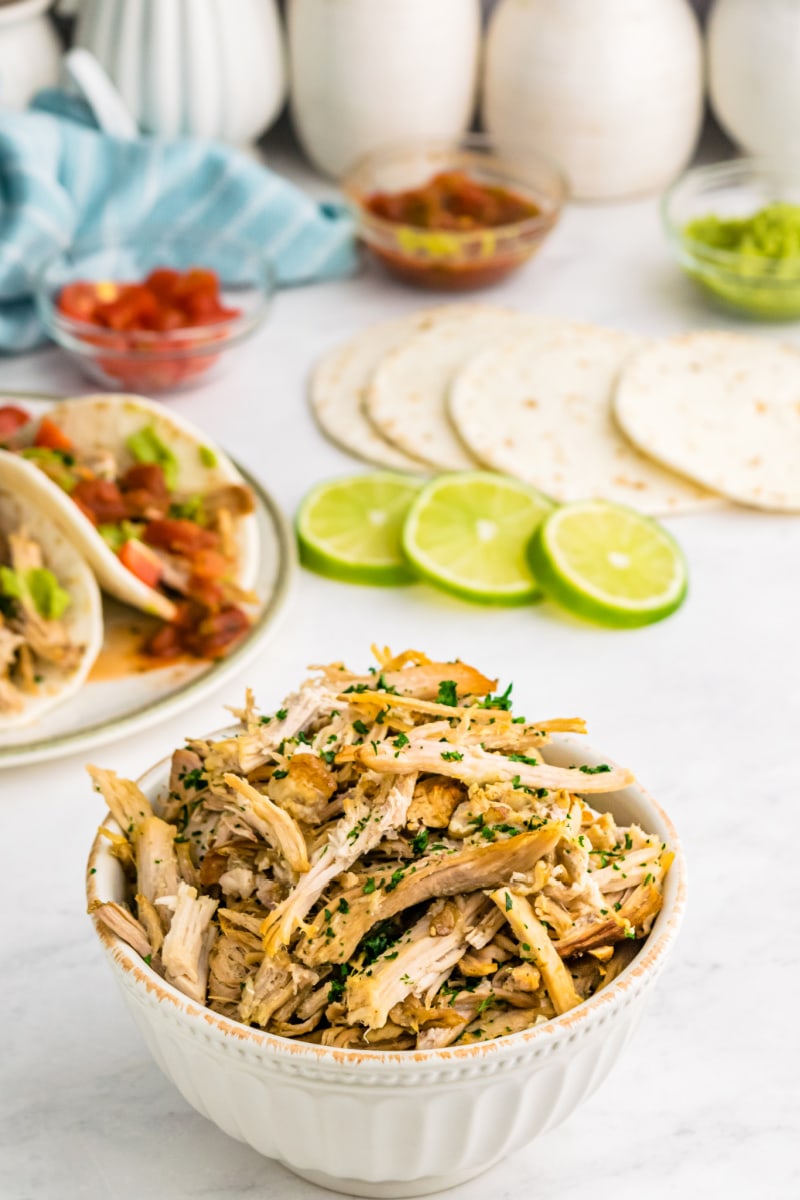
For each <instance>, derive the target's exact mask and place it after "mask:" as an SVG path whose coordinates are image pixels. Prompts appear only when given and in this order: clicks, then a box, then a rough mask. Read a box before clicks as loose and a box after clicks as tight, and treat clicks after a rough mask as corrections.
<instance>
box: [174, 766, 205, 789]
mask: <svg viewBox="0 0 800 1200" xmlns="http://www.w3.org/2000/svg"><path fill="white" fill-rule="evenodd" d="M179 779H180V781H181V783H182V784H183V786H184V789H186V788H197V789H198V790H199V789H200V788H204V787H205V786H206V784H207V783H208V779H207V778H206V774H205V771H204V770H203V768H202V767H194V768H193V769H192V770H191V771H184V773H183V775H180V776H179Z"/></svg>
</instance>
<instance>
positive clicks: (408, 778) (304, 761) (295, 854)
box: [90, 650, 672, 1050]
mask: <svg viewBox="0 0 800 1200" xmlns="http://www.w3.org/2000/svg"><path fill="white" fill-rule="evenodd" d="M376 653H377V657H378V663H379V666H378V667H377V668H376V669H375V670H374V671H373V672H370V673H369V674H366V675H362V676H359V675H354V674H352V673H351V672H349V671H347V670H346V669H345V668H344V667H343V666H342V665H340V664H333V665H332V666H327V667H322V668H317V670H318V671H319V673H320V674H319V676H318V677H317V678H315V679H312V680H309V681H307V682H306V683H304V684H303V685H302V687H301V688H300V689H299V691H297V692H296V693H294V694H292V695H291V696H289V697H288V698H287V699H286V700H285V701H284V704H283V706H282V707H281V708H280V709H278V711H277V712H275V713H272V714H269V715H260V714H259V713H258V711H257V710H256V708H255V705H254V702H253V699H252V696H250V695H249V694H248V698H247V706H246V708H245V709H244V710H243V711H241V712H238V711H237V713H236V715H237V716H238V717H239V718H240V719H241V721H242V725H241V729H240V730H239V731H237V732H236V733H234V734H232V735H230V736H227V737H224V738H221V739H219V740H216V741H204V740H201V741H189V742H188V743H187V745H186V747H184V748H182V749H180V750H176V751H175V754H174V755H173V764H172V773H171V778H170V784H169V791H168V793H167V794H166V795H165V796H163V797H162V799H161V802H160V803H159V804H158V805H157V807H158V814H156V813H154V812H153V809H152V807H151V805H150V803H149V802H148V800H147V799H146V798H145V797H144V795H142V793H141V792H140V791H139V789H138V788H137V787H136V785H135V784H132V783H130V782H129V781H126V780H120V779H118V778H117V777H116V776H115V775H114V774H113V772H109V771H102V770H100V769H98V768H94V767H92V768H90V773H91V775H92V778H93V779H94V781H95V785H96V787H97V788H98V790H99V791H100V792H102V794H103V796H104V797H105V799H106V801H107V803H108V806H109V808H110V810H111V813H112V815H113V816H114V818H115V820H116V821H117V823H118V824H119V826H120V828H121V830H122V831H123V834H122V836H120V835H119V834H117V833H116V832H113V833H112V832H111V831H110V830H105V831H104V832H105V834H106V836H108V837H109V839H110V841H111V850H112V853H114V854H115V855H117V857H118V858H119V859H120V860H121V862H122V864H123V867H124V869H125V871H126V875H127V878H128V882H129V896H130V900H129V909H126V908H123V907H122V906H120V905H118V904H115V903H108V904H99V905H95V906H94V908H93V911H94V915H95V918H96V919H97V920H100V921H102V922H104V923H105V924H106V925H107V926H108V927H109V928H110V929H111V930H112V931H113V932H114V933H116V934H118V935H119V936H120V937H121V938H123V939H124V940H126V941H127V942H129V944H130V945H131V946H132V947H133V948H134V949H135V950H136V951H137V952H138V953H139V954H142V955H143V957H145V958H146V960H147V961H148V962H149V963H150V965H151V966H152V967H153V969H154V970H156V971H158V972H159V974H161V975H162V976H164V977H165V978H166V979H167V980H168V982H170V983H172V984H174V986H175V987H177V988H179V989H180V990H181V991H183V992H185V993H186V995H188V996H191V997H192V999H194V1000H198V1001H200V1002H205V1003H206V1004H208V1006H209V1007H210V1008H212V1009H214V1011H216V1012H219V1013H222V1014H224V1015H225V1016H228V1017H231V1018H233V1019H234V1020H238V1021H243V1022H245V1023H247V1024H252V1025H257V1026H260V1027H262V1028H264V1029H267V1030H269V1031H270V1032H272V1033H276V1034H279V1035H281V1036H283V1037H297V1038H304V1039H306V1040H308V1041H313V1042H320V1043H322V1044H323V1045H327V1046H338V1047H356V1048H358V1047H360V1048H366V1047H373V1048H381V1049H399V1050H404V1049H412V1048H423V1049H430V1048H436V1047H443V1046H450V1045H456V1044H462V1045H463V1044H471V1043H474V1042H477V1041H482V1040H485V1039H489V1038H496V1037H501V1036H503V1035H504V1034H509V1033H515V1032H517V1031H519V1030H522V1029H526V1028H528V1027H530V1026H532V1025H536V1024H538V1023H539V1022H542V1021H546V1020H548V1019H549V1018H551V1017H553V1016H555V1015H557V1014H560V1013H565V1012H568V1011H569V1010H570V1009H572V1008H574V1007H575V1006H576V1005H578V1004H580V1003H581V1001H582V1000H584V999H586V998H587V997H588V996H590V995H592V994H593V993H594V992H596V991H597V990H598V989H599V988H602V987H603V986H604V985H605V984H606V983H608V982H609V981H610V980H612V979H614V978H615V977H616V976H617V975H618V974H619V972H620V971H621V970H622V969H623V968H624V967H625V966H626V965H627V963H628V962H630V960H631V958H632V957H633V955H634V954H635V953H636V951H637V949H638V945H639V942H640V941H641V939H643V938H645V937H646V936H647V934H648V933H649V931H650V928H651V925H652V923H653V920H654V918H655V916H656V914H657V913H658V911H659V909H660V907H661V901H662V886H663V882H664V877H665V875H666V872H667V871H668V869H669V865H670V863H671V861H672V854H671V852H670V851H669V849H668V848H667V847H666V846H665V845H664V844H662V843H661V842H660V841H659V840H658V838H656V837H654V836H652V835H649V834H648V833H647V832H646V831H645V830H643V829H640V828H639V827H638V826H637V825H630V826H626V827H621V826H618V825H617V824H616V823H615V822H614V820H613V818H612V817H611V815H610V814H609V813H608V812H603V811H598V809H595V808H594V807H592V806H591V805H590V804H589V803H588V802H587V799H586V797H587V796H588V795H594V794H601V793H603V792H612V791H615V790H617V789H619V788H622V787H625V786H626V785H627V784H629V783H631V782H632V776H631V775H630V773H629V772H628V771H626V770H623V769H621V768H618V767H610V766H608V765H607V764H599V765H597V766H591V767H590V766H579V765H576V766H574V767H569V768H564V767H557V766H553V765H550V764H548V762H547V761H546V747H547V743H548V740H549V738H550V735H551V733H552V732H560V731H573V732H577V733H583V732H584V731H585V727H584V724H583V722H582V721H580V720H571V719H568V720H556V721H532V722H531V721H526V720H525V718H524V717H514V715H513V712H512V710H511V703H510V698H509V693H510V689H509V691H508V692H505V693H503V694H502V695H496V694H493V692H494V689H495V688H496V686H497V685H496V681H495V680H491V679H488V678H486V677H485V676H483V675H481V674H480V673H479V672H478V671H476V670H475V669H474V668H472V667H469V666H467V665H466V664H464V663H461V662H455V663H437V662H430V661H429V660H428V659H427V658H426V657H425V656H424V655H423V654H421V653H418V652H415V651H407V652H406V653H405V654H402V655H399V656H396V657H392V656H391V654H390V653H389V651H388V650H386V651H382V652H376Z"/></svg>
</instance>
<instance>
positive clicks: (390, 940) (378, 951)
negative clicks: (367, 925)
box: [358, 919, 401, 967]
mask: <svg viewBox="0 0 800 1200" xmlns="http://www.w3.org/2000/svg"><path fill="white" fill-rule="evenodd" d="M400 932H401V930H400V928H399V926H398V925H397V923H396V922H395V921H393V920H391V919H390V920H388V921H381V922H380V923H379V924H378V925H376V926H375V928H374V929H373V930H372V931H371V932H370V933H369V934H368V935H367V936H366V937H365V938H362V939H361V941H360V942H359V946H358V953H361V954H363V956H364V966H365V967H369V966H371V965H372V963H374V962H375V960H376V959H377V958H380V956H381V955H382V954H384V953H385V952H386V951H387V950H389V949H390V948H391V947H392V946H393V945H394V943H395V942H396V941H397V939H398V937H399V936H400Z"/></svg>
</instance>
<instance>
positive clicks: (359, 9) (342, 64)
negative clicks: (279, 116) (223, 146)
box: [288, 0, 481, 176]
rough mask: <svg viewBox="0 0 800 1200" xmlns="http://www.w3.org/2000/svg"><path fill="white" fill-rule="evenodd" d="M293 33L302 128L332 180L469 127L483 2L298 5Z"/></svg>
mask: <svg viewBox="0 0 800 1200" xmlns="http://www.w3.org/2000/svg"><path fill="white" fill-rule="evenodd" d="M288 26H289V30H288V33H289V56H290V75H291V110H292V117H293V120H294V125H295V129H296V131H297V135H298V137H299V138H300V141H301V143H302V145H303V148H304V149H305V151H306V154H307V155H308V157H309V158H310V159H311V161H312V162H313V163H314V164H315V165H316V166H317V167H318V168H319V169H320V170H322V171H325V172H326V173H327V174H329V175H334V176H340V175H341V174H342V173H343V172H344V171H346V170H347V168H348V167H350V166H351V165H352V164H353V163H354V162H355V161H356V160H357V159H359V158H361V157H362V156H363V155H364V154H366V153H367V152H368V151H370V150H372V149H375V148H376V147H377V146H381V145H386V144H388V143H390V142H401V141H410V142H414V141H419V140H422V139H426V138H435V137H440V136H441V137H444V138H447V137H457V136H458V135H460V134H461V133H463V132H464V130H465V129H466V128H467V126H468V125H469V122H470V118H471V116H472V112H473V109H474V104H475V91H476V83H477V72H478V59H479V54H480V28H481V12H480V0H289V11H288Z"/></svg>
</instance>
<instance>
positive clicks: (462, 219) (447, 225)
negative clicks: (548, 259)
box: [366, 171, 541, 232]
mask: <svg viewBox="0 0 800 1200" xmlns="http://www.w3.org/2000/svg"><path fill="white" fill-rule="evenodd" d="M366 206H367V209H368V210H369V212H371V213H373V215H374V216H376V217H381V218H382V219H383V220H384V221H392V222H396V223H398V224H402V225H413V226H414V228H415V229H452V230H454V231H462V232H465V231H467V230H474V229H497V228H499V226H501V225H514V224H516V223H517V222H518V221H527V220H530V219H531V218H532V217H538V216H539V215H540V212H541V210H540V208H539V206H538V205H537V204H534V202H533V201H532V200H529V199H527V197H525V196H521V195H520V194H519V193H518V192H515V191H512V189H511V188H504V187H498V186H497V185H495V184H489V183H480V182H479V181H478V180H477V179H472V178H471V176H469V175H467V173H466V172H465V171H441V172H440V173H439V174H438V175H434V177H433V179H431V180H430V181H429V182H428V183H426V184H424V185H423V186H422V187H418V188H410V189H409V190H408V191H406V192H375V193H373V195H372V196H369V197H368V199H367V202H366Z"/></svg>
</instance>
